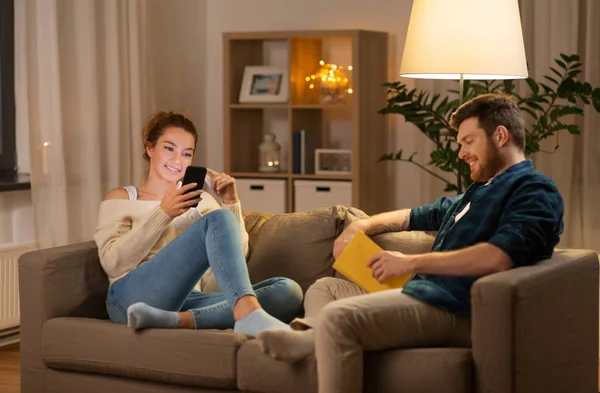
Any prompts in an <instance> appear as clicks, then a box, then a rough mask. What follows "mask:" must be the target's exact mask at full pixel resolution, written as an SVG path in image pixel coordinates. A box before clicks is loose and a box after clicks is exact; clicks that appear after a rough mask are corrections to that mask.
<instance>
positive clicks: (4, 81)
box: [0, 0, 17, 179]
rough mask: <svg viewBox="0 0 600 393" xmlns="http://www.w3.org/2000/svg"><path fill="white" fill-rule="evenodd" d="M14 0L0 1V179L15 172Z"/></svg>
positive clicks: (11, 175)
mask: <svg viewBox="0 0 600 393" xmlns="http://www.w3.org/2000/svg"><path fill="white" fill-rule="evenodd" d="M15 137H16V131H15V33H14V2H13V0H1V1H0V179H10V178H13V177H14V176H15V175H16V172H17V153H16V150H17V147H16V138H15Z"/></svg>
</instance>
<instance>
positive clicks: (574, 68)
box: [570, 62, 583, 70]
mask: <svg viewBox="0 0 600 393" xmlns="http://www.w3.org/2000/svg"><path fill="white" fill-rule="evenodd" d="M582 66H583V64H582V63H579V62H577V63H575V64H571V66H570V68H571V70H576V69H580V68H581V67H582Z"/></svg>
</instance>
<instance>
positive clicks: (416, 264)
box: [410, 254, 428, 274]
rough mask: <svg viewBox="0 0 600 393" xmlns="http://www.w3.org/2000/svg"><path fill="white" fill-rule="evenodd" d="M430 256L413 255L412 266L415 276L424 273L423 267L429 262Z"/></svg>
mask: <svg viewBox="0 0 600 393" xmlns="http://www.w3.org/2000/svg"><path fill="white" fill-rule="evenodd" d="M427 255H428V254H417V255H412V258H411V261H410V264H411V265H412V272H413V273H414V274H419V273H422V272H423V265H424V264H425V263H426V261H427Z"/></svg>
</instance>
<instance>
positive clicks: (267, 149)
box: [258, 132, 281, 172]
mask: <svg viewBox="0 0 600 393" xmlns="http://www.w3.org/2000/svg"><path fill="white" fill-rule="evenodd" d="M258 150H259V156H260V163H259V166H258V170H259V171H261V172H279V169H280V167H279V163H280V152H281V146H280V145H279V143H277V142H275V134H273V133H271V132H267V133H266V134H265V135H264V136H263V142H262V143H261V144H260V146H259V147H258Z"/></svg>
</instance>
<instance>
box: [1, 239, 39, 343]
mask: <svg viewBox="0 0 600 393" xmlns="http://www.w3.org/2000/svg"><path fill="white" fill-rule="evenodd" d="M35 248H36V247H35V243H21V244H9V245H6V246H0V339H1V338H2V337H6V336H8V335H13V334H14V331H15V329H16V328H18V326H19V319H20V318H19V266H18V264H17V262H18V260H19V257H20V256H21V255H22V254H23V253H26V252H28V251H32V250H35ZM17 331H18V329H17Z"/></svg>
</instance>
